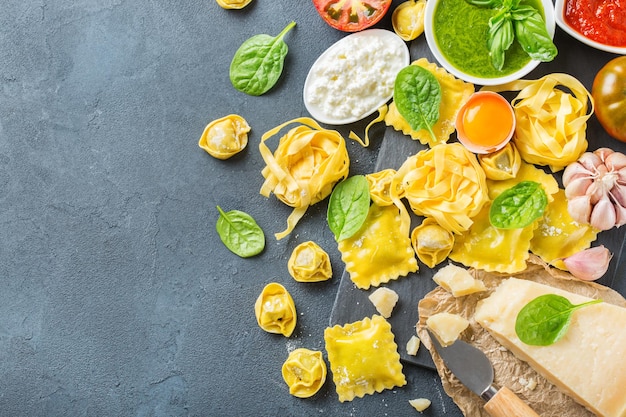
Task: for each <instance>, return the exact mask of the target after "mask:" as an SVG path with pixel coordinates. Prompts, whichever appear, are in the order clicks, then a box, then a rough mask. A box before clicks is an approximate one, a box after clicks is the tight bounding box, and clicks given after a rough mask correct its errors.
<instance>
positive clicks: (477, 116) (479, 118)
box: [459, 94, 514, 150]
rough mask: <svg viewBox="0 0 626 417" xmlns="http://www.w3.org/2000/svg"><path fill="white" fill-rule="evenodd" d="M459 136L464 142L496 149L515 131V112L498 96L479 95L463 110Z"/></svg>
mask: <svg viewBox="0 0 626 417" xmlns="http://www.w3.org/2000/svg"><path fill="white" fill-rule="evenodd" d="M461 111H462V114H461V119H460V121H461V126H460V132H459V134H460V135H462V136H463V139H464V141H466V142H467V141H469V142H471V144H473V145H475V146H477V147H480V148H484V149H486V150H490V149H494V148H495V147H497V146H498V145H500V144H502V143H503V142H504V141H506V140H507V139H508V138H509V136H510V135H511V133H512V129H513V122H514V121H513V112H512V111H511V107H510V105H509V103H508V102H507V101H506V99H504V98H503V97H502V96H500V95H497V94H477V95H475V96H474V97H472V98H471V99H470V100H469V101H468V102H467V104H466V105H465V107H464V109H462V110H461Z"/></svg>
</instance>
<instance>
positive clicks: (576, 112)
mask: <svg viewBox="0 0 626 417" xmlns="http://www.w3.org/2000/svg"><path fill="white" fill-rule="evenodd" d="M562 87H565V88H566V89H567V90H569V91H571V94H570V93H569V92H567V91H565V90H564V89H563V88H562ZM483 89H489V90H491V91H498V92H500V91H516V90H520V91H519V93H518V95H517V97H515V99H514V100H513V102H512V104H513V109H514V110H515V120H516V127H515V136H514V137H513V142H514V143H515V145H516V146H517V148H518V150H519V152H520V154H521V155H522V159H524V160H525V161H526V162H528V163H531V164H536V165H548V166H550V168H551V169H552V171H560V170H562V169H563V168H565V167H566V166H567V165H569V164H571V163H573V162H576V161H577V160H578V158H579V157H580V156H581V155H582V154H583V153H584V152H585V151H586V150H587V145H588V144H587V138H586V129H587V120H588V119H589V117H591V114H592V113H593V99H592V98H591V94H590V93H589V91H587V89H586V88H585V86H584V85H582V84H581V82H580V81H578V80H577V79H576V78H574V77H572V76H571V75H568V74H548V75H545V76H544V77H542V78H540V79H538V80H517V81H513V82H510V83H508V84H503V85H499V86H496V87H483ZM588 103H591V105H589V104H588Z"/></svg>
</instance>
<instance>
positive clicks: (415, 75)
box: [393, 65, 441, 140]
mask: <svg viewBox="0 0 626 417" xmlns="http://www.w3.org/2000/svg"><path fill="white" fill-rule="evenodd" d="M393 101H394V102H395V103H396V107H397V108H398V112H399V113H400V114H401V115H402V117H404V118H405V119H406V121H407V122H408V123H409V125H410V126H411V128H412V129H413V130H422V129H426V130H428V132H430V135H431V137H432V138H433V140H436V138H435V134H434V133H433V130H432V126H433V125H434V124H435V123H437V120H439V106H440V105H441V86H440V85H439V81H437V78H435V76H434V75H433V74H431V73H430V71H428V70H427V69H425V68H422V67H420V66H418V65H409V66H407V67H405V68H403V69H402V70H400V72H399V73H398V75H397V76H396V81H395V84H394V90H393Z"/></svg>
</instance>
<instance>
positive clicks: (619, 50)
mask: <svg viewBox="0 0 626 417" xmlns="http://www.w3.org/2000/svg"><path fill="white" fill-rule="evenodd" d="M564 15H565V0H556V4H555V5H554V17H555V19H556V24H557V25H558V26H559V27H560V28H561V29H563V31H565V32H566V33H567V34H568V35H570V36H571V37H573V38H575V39H577V40H579V41H580V42H582V43H584V44H586V45H588V46H591V47H592V48H595V49H599V50H601V51H604V52H611V53H613V54H617V55H626V46H612V45H607V44H604V43H600V42H597V41H594V40H593V39H589V38H588V37H586V36H585V35H583V34H582V33H580V32H578V31H577V30H576V29H574V28H573V27H571V26H570V25H569V24H568V23H567V22H566V21H565V19H564Z"/></svg>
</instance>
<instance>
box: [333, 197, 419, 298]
mask: <svg viewBox="0 0 626 417" xmlns="http://www.w3.org/2000/svg"><path fill="white" fill-rule="evenodd" d="M403 215H404V216H407V217H408V213H402V212H401V211H400V209H399V208H398V207H396V206H395V205H393V204H392V205H390V206H383V207H381V206H379V205H377V204H372V205H371V206H370V209H369V212H368V214H367V219H365V223H364V224H363V226H362V227H361V229H360V230H359V231H358V232H357V233H356V234H355V235H354V236H352V237H350V238H348V239H343V240H341V241H340V242H339V244H338V247H339V251H340V252H341V259H342V260H343V262H344V263H345V265H346V271H348V273H349V274H350V279H351V280H352V282H353V283H354V285H356V286H357V287H358V288H360V289H363V290H367V289H369V288H370V286H372V285H373V286H375V287H377V286H379V285H380V284H384V283H386V282H389V281H390V280H392V279H398V277H400V276H404V275H407V274H408V273H409V272H415V271H417V269H418V265H417V259H416V258H415V251H414V250H413V247H412V246H411V239H410V237H409V226H410V219H408V218H407V219H403V218H402V216H403Z"/></svg>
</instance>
